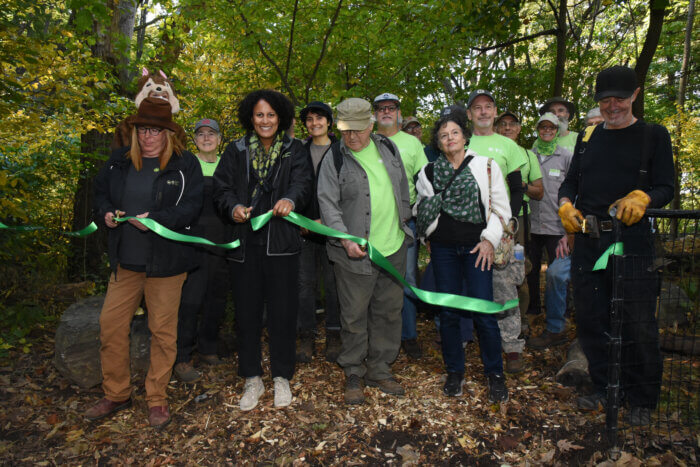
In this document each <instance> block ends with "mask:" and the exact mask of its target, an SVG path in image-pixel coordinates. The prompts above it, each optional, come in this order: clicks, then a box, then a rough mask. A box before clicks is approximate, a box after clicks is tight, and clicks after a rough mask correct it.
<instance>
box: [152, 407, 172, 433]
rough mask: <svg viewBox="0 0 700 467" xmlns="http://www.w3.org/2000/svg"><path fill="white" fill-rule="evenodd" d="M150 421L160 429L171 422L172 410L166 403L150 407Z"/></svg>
mask: <svg viewBox="0 0 700 467" xmlns="http://www.w3.org/2000/svg"><path fill="white" fill-rule="evenodd" d="M148 423H149V425H151V427H153V428H155V429H156V430H160V429H161V428H163V427H164V426H165V425H167V424H168V423H170V411H169V410H168V407H167V406H165V405H159V406H157V407H151V408H150V409H148Z"/></svg>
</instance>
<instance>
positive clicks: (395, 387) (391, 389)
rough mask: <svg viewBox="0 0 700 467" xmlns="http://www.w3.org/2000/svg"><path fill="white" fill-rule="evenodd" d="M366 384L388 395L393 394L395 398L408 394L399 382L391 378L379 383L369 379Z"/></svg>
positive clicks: (381, 380)
mask: <svg viewBox="0 0 700 467" xmlns="http://www.w3.org/2000/svg"><path fill="white" fill-rule="evenodd" d="M365 382H366V383H367V386H372V387H377V388H379V390H380V391H382V392H383V393H386V394H393V395H395V396H403V395H404V394H406V390H405V389H404V388H403V386H401V385H400V384H399V383H398V381H396V380H395V379H394V378H391V377H390V378H386V379H380V380H377V381H375V380H371V379H368V380H366V381H365Z"/></svg>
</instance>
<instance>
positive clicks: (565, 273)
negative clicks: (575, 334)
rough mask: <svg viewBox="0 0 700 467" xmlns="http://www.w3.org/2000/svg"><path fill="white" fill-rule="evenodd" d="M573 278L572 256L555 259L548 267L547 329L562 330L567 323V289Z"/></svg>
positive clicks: (545, 296) (546, 293) (551, 330)
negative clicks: (565, 316)
mask: <svg viewBox="0 0 700 467" xmlns="http://www.w3.org/2000/svg"><path fill="white" fill-rule="evenodd" d="M570 280H571V256H567V257H566V258H557V259H555V260H554V261H553V262H552V263H551V264H550V265H549V267H548V268H547V287H546V289H545V291H544V303H545V307H546V308H547V331H549V332H555V333H556V332H562V331H563V330H564V325H565V324H566V318H564V314H565V313H566V291H567V289H568V287H569V281H570Z"/></svg>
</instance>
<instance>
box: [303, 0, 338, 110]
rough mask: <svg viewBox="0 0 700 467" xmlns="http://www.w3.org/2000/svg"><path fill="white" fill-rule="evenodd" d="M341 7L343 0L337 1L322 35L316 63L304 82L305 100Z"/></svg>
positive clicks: (307, 99) (307, 97)
mask: <svg viewBox="0 0 700 467" xmlns="http://www.w3.org/2000/svg"><path fill="white" fill-rule="evenodd" d="M342 7H343V0H339V1H338V6H337V7H336V8H335V12H334V13H333V17H332V18H331V24H329V25H328V29H327V30H326V34H325V36H324V37H323V43H322V44H321V53H320V54H319V55H318V59H317V60H316V63H315V64H314V68H313V71H312V72H311V76H310V77H309V81H308V83H307V84H306V101H307V102H308V101H309V92H310V90H311V85H312V84H313V82H314V79H315V78H316V73H317V72H318V68H319V67H320V66H321V61H322V60H323V57H324V56H325V55H326V50H327V46H328V38H329V37H330V36H331V32H332V31H333V28H334V27H335V22H336V21H337V20H338V15H339V14H340V9H341V8H342Z"/></svg>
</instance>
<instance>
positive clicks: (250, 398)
mask: <svg viewBox="0 0 700 467" xmlns="http://www.w3.org/2000/svg"><path fill="white" fill-rule="evenodd" d="M264 392H265V386H264V385H263V382H262V378H261V377H260V376H253V377H252V378H246V379H245V384H244V385H243V397H241V402H240V406H241V410H246V411H247V410H253V409H254V408H255V407H256V406H257V405H258V399H260V396H262V395H263V393H264Z"/></svg>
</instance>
